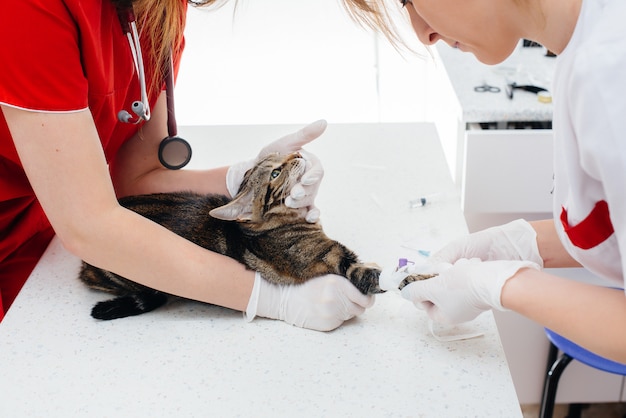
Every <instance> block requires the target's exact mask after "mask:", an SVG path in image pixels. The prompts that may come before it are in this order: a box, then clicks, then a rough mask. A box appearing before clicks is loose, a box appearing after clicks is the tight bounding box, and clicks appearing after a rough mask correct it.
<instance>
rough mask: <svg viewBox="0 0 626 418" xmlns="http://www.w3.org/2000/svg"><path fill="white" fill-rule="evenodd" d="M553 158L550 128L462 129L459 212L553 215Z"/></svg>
mask: <svg viewBox="0 0 626 418" xmlns="http://www.w3.org/2000/svg"><path fill="white" fill-rule="evenodd" d="M552 155H553V151H552V131H551V130H485V131H481V130H476V131H467V132H466V135H465V155H464V166H465V170H464V176H463V179H462V189H463V192H462V204H463V210H464V211H465V212H468V213H476V212H481V213H485V212H487V213H499V212H528V213H535V212H552V193H551V191H552V178H553V170H552V164H553V162H552Z"/></svg>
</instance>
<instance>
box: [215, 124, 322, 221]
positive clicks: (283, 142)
mask: <svg viewBox="0 0 626 418" xmlns="http://www.w3.org/2000/svg"><path fill="white" fill-rule="evenodd" d="M326 126H327V123H326V121H325V120H318V121H317V122H313V123H311V124H310V125H307V126H305V127H304V128H302V129H300V130H299V131H297V132H294V133H291V134H289V135H285V136H284V137H282V138H280V139H277V140H276V141H274V142H272V143H270V144H269V145H267V146H265V147H264V148H263V149H262V150H261V151H260V152H259V155H258V156H257V158H256V159H254V160H248V161H243V162H240V163H237V164H234V165H232V166H230V167H229V169H228V172H227V173H226V187H227V188H228V192H229V193H230V195H231V196H235V195H236V194H237V191H238V190H239V186H240V185H241V182H242V180H243V176H244V174H246V171H248V170H249V169H250V168H252V166H254V164H256V162H257V161H258V160H260V159H262V158H264V157H266V156H268V155H269V154H272V153H275V152H278V153H280V154H283V155H287V154H291V153H292V152H296V151H299V152H300V155H302V158H304V160H305V161H306V170H305V172H304V174H303V175H302V178H301V179H300V182H299V183H297V184H295V185H294V186H293V188H292V189H291V191H290V193H289V196H288V197H287V199H286V200H285V204H286V205H287V206H289V207H292V208H303V207H306V208H308V212H307V214H306V220H307V222H311V223H315V222H316V221H317V220H318V219H319V217H320V212H319V210H318V209H317V208H316V207H315V204H314V201H315V196H316V195H317V190H318V189H319V186H320V182H321V181H322V177H324V168H323V167H322V163H321V162H320V160H319V159H318V158H317V157H316V156H315V155H313V154H311V153H310V152H306V151H304V150H303V149H302V146H304V145H305V144H308V143H309V142H311V141H313V140H314V139H316V138H318V137H319V136H320V135H322V133H324V131H325V130H326Z"/></svg>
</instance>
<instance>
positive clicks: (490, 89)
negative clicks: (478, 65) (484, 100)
mask: <svg viewBox="0 0 626 418" xmlns="http://www.w3.org/2000/svg"><path fill="white" fill-rule="evenodd" d="M474 91H475V92H478V93H485V92H489V93H500V87H496V86H490V85H489V84H487V83H483V84H482V85H481V86H476V87H474Z"/></svg>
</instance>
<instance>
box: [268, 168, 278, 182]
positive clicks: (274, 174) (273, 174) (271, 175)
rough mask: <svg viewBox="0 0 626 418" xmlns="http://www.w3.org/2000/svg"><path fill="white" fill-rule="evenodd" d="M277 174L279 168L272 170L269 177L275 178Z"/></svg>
mask: <svg viewBox="0 0 626 418" xmlns="http://www.w3.org/2000/svg"><path fill="white" fill-rule="evenodd" d="M278 176H280V168H277V169H275V170H272V173H271V174H270V177H271V178H272V180H273V179H275V178H276V177H278Z"/></svg>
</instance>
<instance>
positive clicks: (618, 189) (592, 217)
mask: <svg viewBox="0 0 626 418" xmlns="http://www.w3.org/2000/svg"><path fill="white" fill-rule="evenodd" d="M624 22H626V1H624V0H585V1H583V2H582V10H581V13H580V16H579V19H578V23H577V25H576V29H575V31H574V33H573V35H572V39H571V40H570V42H569V44H568V45H567V48H566V49H565V50H564V51H563V52H562V54H560V55H559V57H558V58H557V65H556V72H555V79H554V83H553V92H552V93H553V101H554V117H553V130H554V147H555V148H554V170H555V173H554V208H553V209H554V217H555V223H556V226H557V231H558V233H559V235H560V238H561V241H562V242H563V243H564V245H565V247H566V248H567V250H568V251H569V252H570V254H571V255H572V256H573V257H574V258H575V259H576V260H577V261H579V262H580V263H581V264H582V265H584V266H585V267H586V268H587V269H589V270H590V271H591V272H593V273H595V274H597V275H599V276H601V277H605V278H608V279H613V280H615V281H617V282H619V284H620V285H621V286H623V285H624V269H625V261H626V260H625V258H626V25H625V24H624ZM529 169H532V168H530V167H529ZM603 202H606V203H603Z"/></svg>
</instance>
